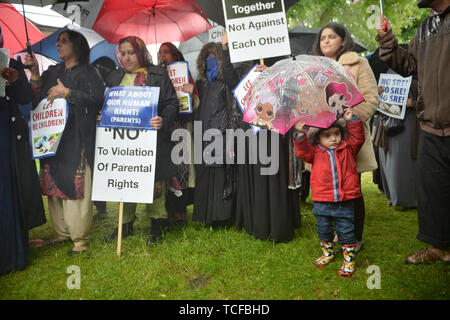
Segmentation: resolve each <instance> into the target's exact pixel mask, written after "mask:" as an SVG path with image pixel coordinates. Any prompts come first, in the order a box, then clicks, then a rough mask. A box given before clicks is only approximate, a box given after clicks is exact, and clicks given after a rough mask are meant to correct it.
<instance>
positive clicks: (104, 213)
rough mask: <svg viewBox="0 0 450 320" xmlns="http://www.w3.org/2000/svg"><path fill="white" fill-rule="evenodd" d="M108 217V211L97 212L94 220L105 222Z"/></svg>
mask: <svg viewBox="0 0 450 320" xmlns="http://www.w3.org/2000/svg"><path fill="white" fill-rule="evenodd" d="M107 216H108V211H102V212H97V214H96V215H95V216H94V218H93V219H94V220H95V221H97V220H103V219H105V218H106V217H107Z"/></svg>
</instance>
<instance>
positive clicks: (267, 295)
mask: <svg viewBox="0 0 450 320" xmlns="http://www.w3.org/2000/svg"><path fill="white" fill-rule="evenodd" d="M363 192H364V196H365V201H366V222H365V233H364V242H365V246H366V248H365V249H364V250H363V251H361V252H360V253H359V254H358V255H357V256H356V262H357V270H356V274H355V275H354V276H353V277H352V278H350V279H343V278H340V277H339V276H338V275H337V273H338V270H339V267H340V265H341V263H342V261H341V260H342V254H341V253H339V254H338V255H337V259H336V261H335V262H333V263H332V264H330V265H328V266H326V267H324V268H322V269H318V268H316V266H315V265H314V264H313V263H312V262H313V260H314V259H316V258H318V257H319V256H320V248H319V246H318V239H317V234H316V232H315V218H314V216H313V214H312V203H311V199H308V200H307V202H306V204H302V207H301V215H302V228H301V229H299V230H297V231H296V233H295V239H294V240H293V241H291V242H289V243H283V244H274V243H272V242H268V241H261V240H258V239H255V238H253V237H251V236H249V235H247V234H246V233H245V232H243V231H242V232H240V231H236V230H235V228H228V229H225V228H224V229H219V230H215V229H214V230H213V229H211V228H209V227H204V226H203V225H201V224H198V223H192V222H189V223H188V226H187V227H186V228H185V229H182V230H176V231H174V232H171V233H168V234H167V236H166V238H165V241H163V243H161V244H160V245H158V246H152V247H147V246H146V244H145V240H146V234H147V233H148V231H149V222H150V221H149V218H148V217H147V216H146V215H145V214H144V213H143V209H144V206H143V205H140V206H139V207H138V219H137V220H136V223H135V232H134V235H133V236H130V237H128V238H126V239H124V241H123V245H122V256H121V257H118V256H117V255H116V244H115V243H110V244H105V243H104V242H103V236H104V235H106V234H108V233H109V232H111V231H112V230H113V228H114V227H115V225H116V223H117V212H118V204H116V203H108V210H109V211H110V212H111V213H112V214H111V215H110V216H109V217H108V218H107V219H106V220H103V221H100V222H94V224H93V226H92V233H91V234H92V235H91V238H90V243H89V249H88V252H86V253H84V254H82V255H79V256H74V257H71V258H68V257H67V256H66V253H67V252H68V251H69V250H70V249H71V247H72V245H71V244H70V243H66V244H63V245H61V246H59V247H53V248H32V259H31V264H30V265H29V267H28V268H27V269H26V270H25V271H19V272H14V273H12V274H8V275H3V276H0V299H74V300H79V299H83V300H84V299H164V300H171V299H195V300H196V299H257V300H259V299H286V300H291V299H292V300H303V299H333V300H334V299H407V300H410V299H447V300H448V299H450V277H449V271H450V266H449V265H444V264H443V263H435V264H429V265H417V266H410V265H407V264H405V263H404V259H405V257H406V256H407V255H408V254H410V253H413V252H415V251H417V250H419V249H422V248H424V247H425V244H423V243H421V242H419V241H418V240H416V234H417V230H418V224H417V211H416V210H400V209H398V208H393V207H390V206H388V205H387V200H386V199H385V197H384V195H381V194H378V193H377V189H376V186H375V185H373V184H372V182H371V174H364V175H363ZM44 200H45V203H46V199H44ZM191 213H192V207H189V214H191ZM54 236H55V234H54V233H53V231H52V229H51V223H50V222H49V223H47V224H46V225H44V226H41V227H39V228H36V229H34V230H32V231H31V232H30V239H34V238H41V239H51V238H53V237H54ZM71 265H76V266H79V267H80V270H81V289H79V290H70V289H68V288H67V286H66V281H67V278H68V277H69V276H70V274H68V273H66V269H67V267H69V266H71ZM371 265H376V266H378V267H379V268H380V270H381V288H380V289H372V290H370V289H368V287H367V284H366V283H367V280H368V278H369V277H370V276H371V275H370V274H368V273H367V272H366V270H367V268H368V267H369V266H371Z"/></svg>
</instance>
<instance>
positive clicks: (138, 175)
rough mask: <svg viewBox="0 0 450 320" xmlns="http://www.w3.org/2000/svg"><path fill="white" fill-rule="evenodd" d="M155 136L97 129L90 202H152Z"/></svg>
mask: <svg viewBox="0 0 450 320" xmlns="http://www.w3.org/2000/svg"><path fill="white" fill-rule="evenodd" d="M156 135H157V132H156V131H155V130H131V129H111V128H102V127H97V133H96V142H95V162H94V175H93V185H92V200H94V201H114V202H136V203H152V202H153V189H154V182H155V159H156Z"/></svg>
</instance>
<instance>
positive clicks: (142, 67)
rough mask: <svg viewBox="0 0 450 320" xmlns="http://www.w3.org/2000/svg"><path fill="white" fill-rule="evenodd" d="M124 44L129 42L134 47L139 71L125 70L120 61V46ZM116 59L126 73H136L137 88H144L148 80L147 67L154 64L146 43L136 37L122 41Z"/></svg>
mask: <svg viewBox="0 0 450 320" xmlns="http://www.w3.org/2000/svg"><path fill="white" fill-rule="evenodd" d="M123 42H129V43H130V44H131V46H132V47H133V51H134V52H135V54H136V57H137V60H138V63H139V69H137V70H136V71H133V72H130V71H128V70H126V69H125V67H124V66H123V64H122V62H121V61H120V44H121V43H123ZM116 58H117V61H119V64H120V67H121V68H122V69H123V70H124V71H125V72H126V73H136V74H137V75H136V78H135V80H134V85H135V86H144V85H145V82H146V80H147V66H148V65H149V64H152V57H151V55H150V53H149V52H148V50H147V47H146V46H145V42H144V41H143V40H142V39H141V38H138V37H136V36H128V37H125V38H122V39H120V41H119V44H118V45H117V46H116Z"/></svg>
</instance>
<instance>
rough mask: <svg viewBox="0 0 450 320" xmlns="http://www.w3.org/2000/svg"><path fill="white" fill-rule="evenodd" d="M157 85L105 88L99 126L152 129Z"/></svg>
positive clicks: (156, 99) (157, 96)
mask: <svg viewBox="0 0 450 320" xmlns="http://www.w3.org/2000/svg"><path fill="white" fill-rule="evenodd" d="M158 99H159V87H138V86H118V87H111V88H107V90H106V92H105V102H104V103H103V110H102V120H101V123H100V126H101V127H110V128H122V129H141V130H142V129H153V128H152V126H151V125H150V119H152V118H154V117H156V116H157V110H158V109H157V107H158Z"/></svg>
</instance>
